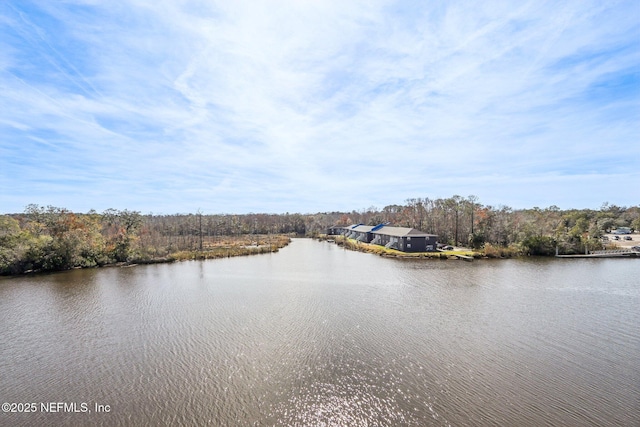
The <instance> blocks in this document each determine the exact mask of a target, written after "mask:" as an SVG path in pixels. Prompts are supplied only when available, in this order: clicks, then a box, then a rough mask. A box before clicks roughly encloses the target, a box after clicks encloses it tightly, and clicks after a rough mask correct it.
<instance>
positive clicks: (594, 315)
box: [0, 240, 640, 426]
mask: <svg viewBox="0 0 640 427" xmlns="http://www.w3.org/2000/svg"><path fill="white" fill-rule="evenodd" d="M0 328H1V329H0V401H1V402H23V403H30V402H34V403H37V404H38V409H37V411H36V413H30V414H11V413H9V414H8V413H0V425H12V426H14V425H132V426H141V425H223V426H235V425H239V426H244V425H260V426H262V425H300V426H303V425H304V426H307V425H320V426H376V425H384V426H398V425H415V426H429V425H433V426H492V425H495V426H544V425H549V426H558V425H564V426H638V425H640V260H639V259H623V260H619V259H608V260H586V259H575V260H523V261H521V260H500V261H488V260H485V261H475V262H473V263H467V262H462V261H400V260H393V259H385V258H381V257H377V256H374V255H370V254H362V253H357V252H350V251H345V250H344V249H341V248H338V247H336V246H334V245H332V244H329V243H320V242H316V241H312V240H294V242H293V243H292V244H291V245H290V246H288V247H287V248H285V249H283V250H281V251H280V253H277V254H266V255H259V256H253V257H242V258H231V259H224V260H211V261H204V262H185V263H178V264H171V265H168V264H167V265H153V266H138V267H132V268H109V269H99V270H83V271H71V272H66V273H60V274H52V275H42V276H37V277H21V278H13V279H6V278H5V279H0ZM41 402H49V403H50V402H62V403H75V404H76V405H77V410H78V411H81V410H82V408H83V407H82V404H83V403H84V404H86V405H87V408H88V409H89V410H91V413H89V412H86V413H83V412H58V413H46V412H43V411H42V408H41V407H40V403H41ZM96 403H97V404H101V405H109V412H102V413H96V412H95V404H96ZM67 409H72V408H71V407H68V408H67ZM62 410H63V411H64V409H62Z"/></svg>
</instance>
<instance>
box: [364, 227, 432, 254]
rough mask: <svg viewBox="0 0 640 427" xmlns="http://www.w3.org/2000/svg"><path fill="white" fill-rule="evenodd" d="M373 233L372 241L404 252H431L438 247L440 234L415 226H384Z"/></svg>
mask: <svg viewBox="0 0 640 427" xmlns="http://www.w3.org/2000/svg"><path fill="white" fill-rule="evenodd" d="M374 228H376V227H374ZM371 234H372V235H373V239H372V240H371V243H373V244H376V245H381V246H385V247H387V248H393V249H397V250H399V251H403V252H430V251H436V249H437V246H436V241H437V239H438V236H436V235H435V234H427V233H424V232H422V231H420V230H416V229H415V228H407V227H389V226H383V227H381V228H379V229H376V230H374V231H372V232H371Z"/></svg>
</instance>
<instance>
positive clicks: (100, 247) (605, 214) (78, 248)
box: [0, 195, 640, 274]
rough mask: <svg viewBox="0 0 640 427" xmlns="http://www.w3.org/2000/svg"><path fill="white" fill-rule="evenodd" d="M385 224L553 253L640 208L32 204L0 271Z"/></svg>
mask: <svg viewBox="0 0 640 427" xmlns="http://www.w3.org/2000/svg"><path fill="white" fill-rule="evenodd" d="M387 222H388V223H390V224H392V225H395V226H400V227H411V228H416V229H419V230H421V231H424V232H427V233H431V234H436V235H438V240H439V241H440V242H441V243H446V244H451V245H455V246H468V247H471V248H473V249H476V250H483V251H485V253H494V254H498V255H523V254H529V255H553V254H555V251H556V248H558V250H559V251H560V252H561V253H583V252H584V251H585V249H588V250H595V249H601V248H602V241H601V239H600V237H601V236H602V234H603V233H605V232H608V231H610V230H612V229H614V228H617V227H629V228H631V229H634V230H640V206H631V207H620V206H616V205H610V204H608V203H604V204H603V205H602V206H601V208H600V209H599V210H592V209H571V210H561V209H559V208H558V207H556V206H550V207H547V208H538V207H534V208H530V209H512V208H510V207H508V206H490V205H483V204H482V203H480V201H479V199H478V197H476V196H469V197H461V196H458V195H455V196H452V197H449V198H439V199H429V198H415V199H408V200H406V201H405V203H403V204H398V205H389V206H385V207H384V208H382V209H378V208H375V207H370V208H367V209H362V210H353V211H351V212H324V213H315V214H299V213H293V214H290V213H285V214H243V215H229V214H213V215H212V214H207V215H205V214H202V213H201V212H197V213H193V214H175V215H152V214H141V213H140V212H138V211H130V210H126V209H125V210H115V209H108V210H106V211H104V212H102V213H98V212H95V211H90V212H87V213H74V212H71V211H69V210H67V209H65V208H59V207H53V206H47V207H43V206H38V205H29V206H27V207H26V209H25V211H24V212H23V213H20V214H10V215H0V274H18V273H23V272H27V271H51V270H65V269H70V268H77V267H96V266H103V265H107V264H111V263H118V262H135V261H143V260H152V259H158V258H162V257H167V256H170V255H171V254H174V253H177V252H180V251H203V250H206V248H207V247H211V246H212V245H215V244H216V242H221V241H223V240H225V239H226V240H229V239H231V240H233V239H234V238H235V239H239V238H240V237H241V236H260V235H263V236H264V235H275V234H289V235H291V234H295V235H301V236H302V235H306V236H317V235H319V234H323V233H325V232H326V230H327V229H328V227H330V226H332V225H349V224H356V223H362V224H367V225H377V224H382V223H387ZM256 240H257V239H256Z"/></svg>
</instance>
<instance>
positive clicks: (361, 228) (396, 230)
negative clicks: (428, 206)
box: [335, 224, 438, 237]
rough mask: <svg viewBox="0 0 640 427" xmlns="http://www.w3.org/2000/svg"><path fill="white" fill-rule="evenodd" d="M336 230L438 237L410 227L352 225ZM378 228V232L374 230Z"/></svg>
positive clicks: (400, 235)
mask: <svg viewBox="0 0 640 427" xmlns="http://www.w3.org/2000/svg"><path fill="white" fill-rule="evenodd" d="M335 227H336V228H342V229H344V230H349V231H358V232H361V233H373V234H383V235H385V236H395V237H405V236H410V237H438V236H437V235H436V234H428V233H424V232H422V231H420V230H416V229H415V228H409V227H391V226H388V225H385V226H383V227H380V228H378V226H372V225H362V224H351V225H347V226H342V227H341V226H335ZM374 228H376V230H373V229H374Z"/></svg>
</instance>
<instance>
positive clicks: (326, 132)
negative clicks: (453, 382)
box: [0, 0, 640, 214]
mask: <svg viewBox="0 0 640 427" xmlns="http://www.w3.org/2000/svg"><path fill="white" fill-rule="evenodd" d="M453 195H460V196H463V197H467V196H470V195H474V196H477V197H478V199H479V202H480V203H482V204H485V205H492V206H501V205H504V206H510V207H513V208H516V209H519V208H531V207H541V208H543V207H548V206H552V205H555V206H558V207H560V208H562V209H569V208H579V209H583V208H591V209H599V208H600V206H601V205H602V204H603V203H604V202H609V203H610V204H616V205H618V206H634V205H638V204H640V2H639V1H637V0H630V1H614V0H612V1H606V2H603V1H601V0H596V1H589V0H577V1H572V0H568V1H562V2H557V1H541V0H535V1H529V2H526V1H525V2H514V1H493V0H488V1H482V2H478V1H457V0H453V1H447V2H424V1H382V0H366V1H360V0H352V1H343V0H340V1H333V0H282V1H281V0H270V1H262V0H252V1H245V0H234V1H215V0H206V1H205V0H114V1H108V2H107V1H102V0H57V1H51V0H42V1H29V0H3V1H2V2H0V213H17V212H23V211H24V209H25V207H26V206H27V205H28V204H31V203H34V204H39V205H42V206H46V205H53V206H57V207H64V208H67V209H70V210H72V211H76V212H87V211H89V210H90V209H95V210H97V211H98V212H101V211H103V210H105V209H109V208H115V209H130V210H138V211H141V212H143V213H157V214H172V213H193V212H196V211H198V210H200V211H201V212H203V213H211V214H214V213H237V214H241V213H250V212H253V213H285V212H290V213H293V212H299V213H315V212H327V211H351V210H361V209H367V208H369V207H376V208H378V209H382V208H383V207H384V206H386V205H391V204H402V203H404V202H405V201H406V200H407V199H409V198H418V197H422V198H425V197H428V198H432V199H436V198H446V197H451V196H453Z"/></svg>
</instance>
